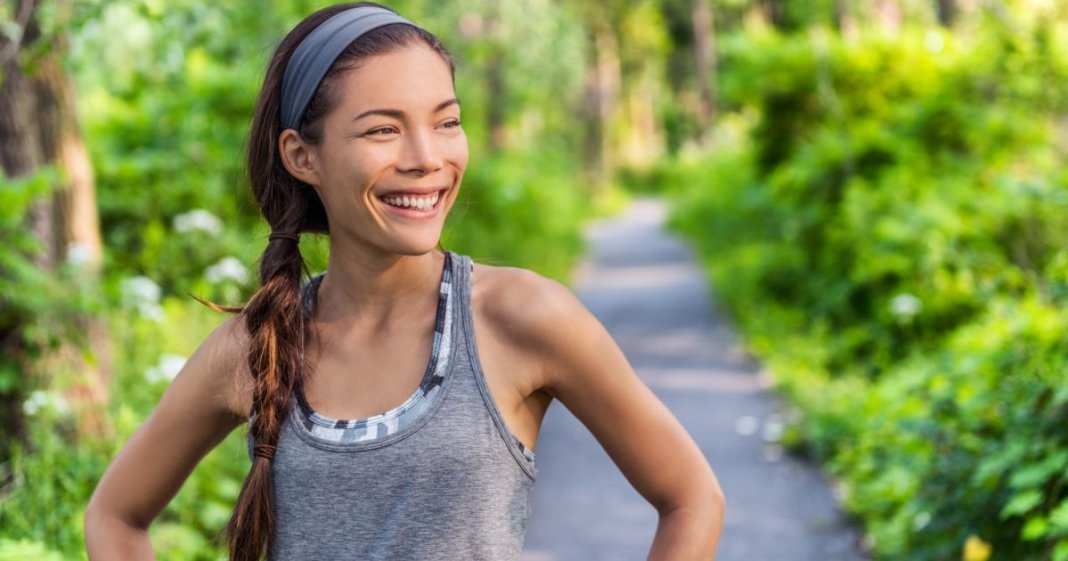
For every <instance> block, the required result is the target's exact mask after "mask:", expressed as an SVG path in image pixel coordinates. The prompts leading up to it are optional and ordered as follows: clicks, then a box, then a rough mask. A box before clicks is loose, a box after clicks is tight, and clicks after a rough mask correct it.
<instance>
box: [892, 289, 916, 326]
mask: <svg viewBox="0 0 1068 561" xmlns="http://www.w3.org/2000/svg"><path fill="white" fill-rule="evenodd" d="M922 309H923V302H922V301H920V299H919V298H917V297H915V296H913V295H911V294H907V293H904V294H898V295H897V296H894V297H893V299H891V300H890V312H891V313H892V314H894V315H895V316H897V318H898V319H902V320H907V319H912V318H913V317H915V316H916V314H918V313H920V310H922Z"/></svg>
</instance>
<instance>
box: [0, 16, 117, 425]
mask: <svg viewBox="0 0 1068 561" xmlns="http://www.w3.org/2000/svg"><path fill="white" fill-rule="evenodd" d="M16 3H17V4H18V2H16ZM26 5H27V3H26V1H25V0H23V1H22V3H21V4H20V7H21V8H25V6H26ZM31 7H34V6H32V5H31ZM24 29H25V32H24V34H23V41H22V43H21V45H18V46H16V47H17V48H14V49H10V48H8V47H11V46H12V44H10V43H8V44H6V45H3V46H0V52H6V53H8V55H9V56H6V57H5V58H3V60H2V68H0V69H2V72H3V75H2V79H3V83H2V84H0V164H2V166H3V172H4V176H6V177H9V178H19V177H24V176H26V175H29V174H32V173H34V172H35V171H37V170H38V169H39V168H40V167H41V166H43V165H53V166H55V168H56V170H57V171H58V174H57V176H58V177H59V178H60V179H59V183H58V184H57V185H55V186H54V189H53V191H52V194H51V195H49V196H45V197H42V198H41V199H40V200H38V201H35V202H34V203H33V204H32V205H31V207H30V210H29V212H28V216H27V217H26V220H27V230H28V231H30V232H32V233H33V235H34V236H35V237H36V238H37V239H38V240H40V242H41V246H42V247H43V248H44V251H42V252H40V253H39V254H38V255H36V256H34V262H35V264H36V265H37V266H38V267H40V268H41V269H44V270H49V271H56V270H57V268H58V266H59V264H61V263H63V262H64V261H66V260H67V257H68V255H70V256H71V257H77V260H78V263H79V264H80V266H82V267H84V272H85V274H84V275H80V276H79V281H80V282H86V283H88V284H89V286H94V285H95V281H96V278H97V277H98V275H99V271H100V267H101V262H102V244H101V237H100V225H99V218H98V216H97V209H96V192H95V186H94V184H93V171H92V165H91V163H90V160H89V154H88V151H87V149H86V146H85V143H84V142H83V140H82V136H81V131H80V129H79V126H78V121H77V115H76V107H75V94H74V85H73V83H72V81H71V79H70V77H69V76H67V75H66V73H65V72H64V71H63V69H62V62H61V61H62V54H63V53H64V52H65V49H66V42H65V37H63V36H61V35H59V36H51V37H42V36H41V35H40V33H39V30H38V28H37V25H36V22H35V20H34V19H33V17H32V12H31V13H30V17H29V18H28V19H27V20H25V25H24ZM41 41H47V42H48V43H49V44H48V47H47V48H45V49H36V47H39V46H40V45H34V46H35V50H38V51H39V52H43V53H44V54H41V55H37V58H35V60H33V64H32V65H28V67H32V68H33V72H32V73H27V72H26V70H25V69H24V68H23V65H22V63H23V62H24V61H21V60H20V59H21V58H22V56H21V55H23V54H24V53H23V52H22V51H21V49H24V48H25V46H27V45H31V44H34V43H40V42H41ZM18 47H21V49H20V48H18ZM35 320H37V321H43V322H46V321H47V320H43V319H42V318H35ZM49 323H51V324H52V325H56V324H59V325H65V326H67V328H68V329H73V330H74V331H75V332H77V333H79V334H84V335H85V337H86V340H85V342H84V343H81V344H79V343H78V342H77V341H74V340H70V339H69V338H67V337H63V341H62V343H61V344H60V345H59V346H58V347H57V348H54V349H48V352H47V354H45V355H44V356H43V357H41V358H40V359H38V360H36V361H34V362H35V363H34V364H33V365H32V366H29V365H30V361H29V360H27V357H26V356H21V357H20V356H19V355H24V354H25V350H26V349H27V347H28V346H32V342H30V341H28V340H26V339H24V338H22V337H21V336H19V335H18V334H19V333H20V332H21V327H22V326H19V325H11V326H7V325H5V326H3V327H2V329H4V330H6V331H8V332H7V333H5V334H4V338H3V340H4V341H5V343H4V347H5V348H4V349H3V350H4V351H5V352H8V351H12V354H9V355H8V356H9V357H14V358H15V360H16V361H18V362H19V363H20V364H22V365H24V366H27V367H28V368H27V369H26V370H27V371H26V372H25V374H27V375H30V376H35V377H36V376H41V377H42V378H41V379H40V380H35V381H34V382H33V385H44V386H48V385H50V384H52V383H53V382H54V380H53V379H52V378H50V377H48V376H51V375H52V374H53V373H68V372H70V373H73V378H72V379H69V380H67V379H65V380H64V383H63V384H61V386H62V387H65V388H68V389H67V390H65V395H64V397H65V398H66V399H67V401H68V402H69V403H70V405H71V406H72V410H73V411H74V412H75V414H76V415H77V416H78V423H77V427H78V430H79V431H82V432H83V433H94V432H98V431H100V430H102V429H104V423H103V416H102V413H103V410H102V407H101V405H102V404H103V403H104V402H105V401H106V398H107V380H108V372H109V371H110V360H109V359H110V352H109V349H108V337H107V332H106V329H105V327H104V324H103V322H102V321H100V320H99V319H97V318H93V317H90V316H81V317H74V318H60V320H59V321H55V322H49ZM54 335H57V336H58V335H60V334H54ZM86 345H87V346H88V347H89V350H90V351H91V354H92V356H90V357H87V355H86V353H85V352H84V350H83V346H86ZM42 350H44V349H42ZM34 372H37V374H34ZM19 398H20V396H19V395H5V399H6V400H7V401H9V402H11V403H6V404H4V405H5V407H4V408H3V413H2V415H3V416H5V417H8V418H5V419H3V421H4V426H8V427H12V426H14V427H19V426H22V424H23V421H22V419H21V418H20V417H21V407H20V406H19V403H18V402H19V401H20V399H19Z"/></svg>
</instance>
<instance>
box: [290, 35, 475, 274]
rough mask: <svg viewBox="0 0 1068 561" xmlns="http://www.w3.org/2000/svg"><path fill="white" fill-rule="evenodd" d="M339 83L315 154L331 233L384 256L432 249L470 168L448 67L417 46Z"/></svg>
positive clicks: (311, 149) (366, 65) (310, 151)
mask: <svg viewBox="0 0 1068 561" xmlns="http://www.w3.org/2000/svg"><path fill="white" fill-rule="evenodd" d="M338 86H339V88H340V90H339V93H340V102H339V104H338V106H337V107H336V108H334V110H333V111H331V112H330V113H328V114H327V115H326V116H325V117H324V121H323V133H322V138H321V141H320V143H319V144H318V145H316V146H308V147H307V166H308V167H309V168H310V169H311V170H312V172H313V173H312V176H311V180H309V181H308V183H310V184H312V185H313V187H314V188H315V190H316V191H317V192H318V193H319V197H320V198H321V199H322V201H323V205H324V206H325V208H326V212H327V216H328V218H329V220H330V235H331V236H332V237H335V236H341V237H343V238H346V239H347V240H348V241H352V242H355V243H357V244H358V245H360V246H362V247H364V248H365V249H366V250H378V252H384V253H400V254H405V255H420V254H423V253H426V252H428V251H430V250H431V249H433V248H434V247H436V246H437V244H438V240H439V239H440V237H441V230H442V227H443V226H444V223H445V216H446V214H447V213H448V211H449V209H450V208H452V205H453V202H454V201H455V200H456V194H457V192H458V191H459V188H460V180H461V179H462V178H463V174H464V170H465V169H466V168H467V136H466V135H465V134H464V130H463V128H462V127H461V126H460V105H459V102H458V101H457V100H456V93H455V91H454V90H453V84H452V77H451V75H450V72H449V66H448V64H447V63H446V62H445V60H444V59H442V57H441V55H439V54H438V53H437V52H435V51H434V50H432V49H431V48H430V47H428V46H426V45H424V44H422V43H413V44H411V45H408V46H405V47H401V48H398V49H395V50H393V51H390V52H388V53H385V54H382V55H377V56H374V57H370V58H367V59H364V60H363V61H361V63H360V65H359V66H358V67H356V68H355V69H353V70H349V71H347V72H344V73H343V74H342V75H341V76H339V82H338ZM283 144H284V143H283ZM302 179H305V178H302Z"/></svg>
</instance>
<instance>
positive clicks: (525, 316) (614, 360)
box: [514, 273, 720, 510]
mask: <svg viewBox="0 0 1068 561" xmlns="http://www.w3.org/2000/svg"><path fill="white" fill-rule="evenodd" d="M517 284H518V285H520V286H521V289H518V288H519V287H515V288H517V289H516V290H514V293H515V294H520V293H521V294H522V298H521V300H522V301H523V305H522V312H521V318H522V319H518V320H517V322H518V323H519V324H520V325H521V327H520V329H521V331H522V332H523V333H524V339H525V340H526V341H527V344H528V345H531V346H534V347H535V348H537V349H538V351H537V354H538V356H540V358H541V364H542V380H543V381H542V384H543V388H542V389H543V390H544V391H546V392H548V393H549V394H550V395H552V396H553V397H555V398H557V399H559V400H560V402H561V403H563V404H564V406H565V407H567V409H568V410H569V411H571V412H572V413H573V414H574V415H575V417H577V418H578V419H579V421H581V422H582V423H583V424H584V425H585V426H586V427H587V428H588V429H589V430H590V432H591V433H592V434H593V436H594V437H595V438H596V439H597V441H598V442H599V443H600V444H601V446H603V447H604V449H605V451H606V452H607V453H608V455H609V456H610V457H611V458H612V460H613V461H614V462H615V463H616V465H617V466H618V467H619V468H620V471H621V472H622V473H623V475H624V476H625V477H626V478H627V479H628V481H630V483H631V484H632V485H633V486H634V488H635V489H636V490H637V491H638V492H639V493H640V494H641V495H642V496H643V497H644V498H645V499H646V500H648V501H649V502H650V503H651V504H653V505H654V506H655V507H656V508H657V509H661V510H663V509H672V508H675V507H678V506H683V505H684V504H692V503H693V502H694V501H701V500H705V499H707V498H709V497H712V496H716V495H719V493H720V490H719V486H718V483H717V482H716V479H715V476H714V475H713V474H712V470H711V468H710V467H709V465H708V462H707V461H706V460H705V458H704V455H703V454H702V453H701V451H700V449H699V448H698V447H697V445H696V443H694V441H693V440H692V439H691V438H690V436H689V434H687V432H686V430H685V429H684V428H683V427H682V425H681V424H680V423H679V422H678V420H676V418H675V417H674V415H672V413H671V412H670V411H669V410H668V408H667V407H666V406H665V405H664V404H663V403H662V402H661V401H660V400H659V399H658V398H657V397H656V395H655V394H654V393H653V392H652V391H651V390H650V389H649V388H648V387H647V386H646V385H645V384H644V383H643V382H642V381H641V379H640V378H639V377H638V375H637V374H636V373H635V371H634V369H633V368H632V367H631V365H630V363H629V362H628V361H627V359H626V357H625V356H624V354H623V352H622V350H620V348H619V346H618V345H617V344H616V342H615V341H614V340H613V338H612V336H611V335H610V334H609V333H608V331H607V330H606V329H605V328H604V326H603V325H602V324H601V323H600V321H598V320H597V318H595V317H594V316H593V314H591V313H590V312H589V310H587V309H586V307H585V306H583V305H582V303H581V302H579V300H578V299H577V298H576V297H575V295H574V294H573V293H572V292H571V291H570V290H569V289H568V288H567V287H565V286H563V285H562V284H560V283H557V282H555V281H552V280H548V279H545V278H542V277H540V276H537V275H534V274H532V273H528V275H527V278H526V279H524V280H522V281H520V282H519V283H517ZM516 304H519V302H516ZM516 314H520V312H519V310H516Z"/></svg>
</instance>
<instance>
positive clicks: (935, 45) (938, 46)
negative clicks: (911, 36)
mask: <svg viewBox="0 0 1068 561" xmlns="http://www.w3.org/2000/svg"><path fill="white" fill-rule="evenodd" d="M945 45H946V40H945V38H943V37H942V34H941V33H939V32H937V31H928V32H927V35H925V36H924V38H923V46H924V47H927V50H928V51H931V52H932V53H940V52H942V47H945Z"/></svg>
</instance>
